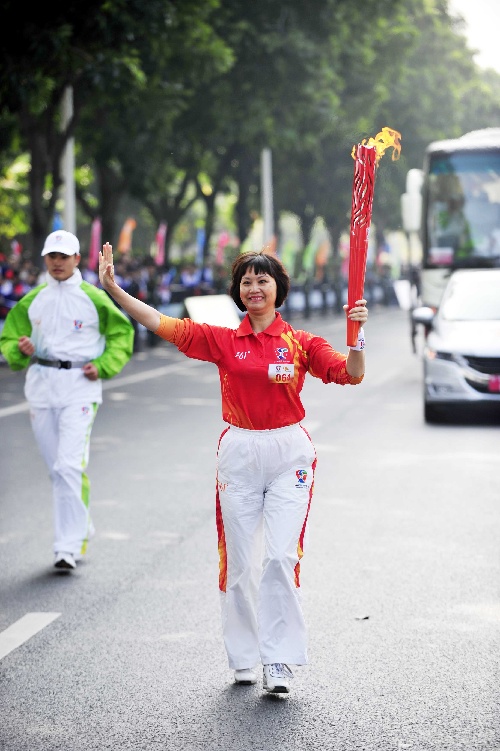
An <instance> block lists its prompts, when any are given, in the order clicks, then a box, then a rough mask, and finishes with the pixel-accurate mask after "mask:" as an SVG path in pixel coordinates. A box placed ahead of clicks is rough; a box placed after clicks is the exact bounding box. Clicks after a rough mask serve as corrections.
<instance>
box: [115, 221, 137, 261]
mask: <svg viewBox="0 0 500 751" xmlns="http://www.w3.org/2000/svg"><path fill="white" fill-rule="evenodd" d="M136 227H137V222H136V221H135V219H133V218H132V217H129V218H128V219H126V220H125V222H124V223H123V227H122V230H121V232H120V237H119V238H118V252H119V253H129V252H130V250H132V233H133V231H134V230H135V228H136Z"/></svg>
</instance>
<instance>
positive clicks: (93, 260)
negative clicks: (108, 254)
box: [87, 217, 102, 271]
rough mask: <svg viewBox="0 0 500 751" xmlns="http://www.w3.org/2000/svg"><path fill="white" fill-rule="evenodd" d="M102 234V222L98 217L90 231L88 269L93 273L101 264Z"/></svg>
mask: <svg viewBox="0 0 500 751" xmlns="http://www.w3.org/2000/svg"><path fill="white" fill-rule="evenodd" d="M101 232H102V225H101V220H100V218H99V217H96V218H95V219H94V221H93V222H92V227H91V229H90V243H89V260H88V263H87V268H89V269H90V270H91V271H95V270H96V269H97V266H98V263H99V251H100V249H101V245H102V240H101Z"/></svg>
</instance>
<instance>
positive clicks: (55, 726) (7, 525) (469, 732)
mask: <svg viewBox="0 0 500 751" xmlns="http://www.w3.org/2000/svg"><path fill="white" fill-rule="evenodd" d="M292 320H293V322H294V324H295V325H296V326H297V327H301V326H302V325H303V326H304V328H308V329H309V330H312V331H314V332H316V333H319V334H323V335H325V336H327V338H329V340H330V341H331V342H332V343H333V344H334V346H337V347H338V348H339V349H345V345H344V342H345V322H344V321H343V319H341V318H338V317H328V318H323V317H321V316H319V315H315V316H314V317H313V318H311V319H310V320H308V321H306V322H304V321H303V320H301V319H300V318H297V319H292ZM366 338H367V374H366V377H365V380H364V382H363V384H361V385H360V386H357V387H355V388H351V387H343V388H341V387H336V386H325V385H324V384H323V383H321V382H320V381H317V380H316V379H312V378H309V379H308V380H307V381H306V386H305V388H304V392H303V397H304V403H305V406H306V410H307V419H306V421H305V422H304V425H305V426H306V427H307V428H308V429H309V431H310V432H311V434H312V437H313V440H314V443H315V445H316V448H317V451H318V457H319V460H318V468H317V474H316V484H315V496H314V499H313V505H312V510H311V515H310V524H309V532H308V538H307V540H306V550H305V556H304V559H303V563H302V588H303V603H304V609H305V614H306V619H307V623H308V626H309V634H310V647H309V652H310V664H309V665H308V666H306V667H302V668H299V669H297V670H296V671H295V673H296V678H295V680H294V682H293V686H292V692H291V694H290V695H289V696H267V695H264V694H263V692H262V686H261V683H260V682H259V683H258V684H257V685H256V686H250V687H241V686H238V687H236V686H234V684H233V683H232V672H231V671H230V670H229V669H228V667H227V660H226V656H225V652H224V648H223V644H222V639H221V631H220V620H219V599H218V597H219V595H218V590H217V566H218V559H217V538H216V529H215V515H214V468H215V451H216V445H217V439H218V436H219V434H220V432H221V430H222V429H223V427H224V424H223V423H222V420H221V416H220V399H219V383H218V374H217V370H216V368H215V367H214V366H212V365H210V364H206V363H201V362H197V361H192V360H188V359H187V358H186V357H184V356H183V355H180V354H179V353H178V352H177V351H176V350H175V349H174V348H173V347H172V346H171V345H169V344H165V343H160V345H159V346H158V347H156V348H154V349H150V350H148V349H146V348H145V349H144V351H143V352H142V353H139V354H138V355H135V356H134V358H133V360H132V361H131V362H130V363H129V364H128V365H127V366H126V368H125V369H124V371H123V372H122V374H121V375H120V376H118V377H116V378H115V379H114V380H112V381H110V382H109V383H108V384H106V391H105V403H104V404H103V406H102V407H101V409H100V411H99V413H98V415H97V420H96V423H95V427H94V431H93V435H92V447H91V460H90V465H89V475H90V479H91V483H92V500H91V508H92V513H93V518H94V523H95V526H96V530H97V531H96V535H95V537H94V539H93V540H92V541H91V544H90V546H89V553H88V556H87V560H85V562H83V563H81V564H80V565H79V567H78V569H77V570H76V571H75V572H73V573H71V574H69V575H65V574H62V575H61V574H56V573H55V572H54V569H53V568H52V547H51V546H52V517H51V496H50V485H49V481H48V478H47V473H46V470H45V467H44V465H43V463H42V460H41V458H40V457H39V456H38V453H37V449H36V446H35V443H34V439H33V437H32V434H31V429H30V426H29V421H28V413H27V410H26V405H25V403H24V400H23V396H22V386H23V380H24V376H23V374H16V373H11V372H10V371H9V370H8V369H7V368H6V367H5V366H3V367H0V431H1V436H2V445H1V452H0V492H1V500H0V572H1V576H0V655H1V654H3V656H2V657H1V659H0V749H2V751H104V749H113V750H115V749H116V750H117V751H118V750H119V751H128V750H129V749H130V751H156V750H159V749H162V750H164V749H165V750H168V751H170V750H172V751H309V750H313V749H314V750H316V749H318V750H320V749H321V750H326V751H329V750H330V749H332V750H334V751H361V750H363V751H402V750H403V749H405V750H406V749H411V750H412V751H500V711H499V710H500V703H499V699H500V669H499V667H500V628H499V627H500V603H499V581H500V552H499V551H500V544H499V539H500V493H499V457H500V431H499V427H500V423H499V422H498V421H497V420H493V421H489V422H485V421H483V420H478V421H475V422H467V421H460V420H456V421H455V422H454V423H452V424H444V425H435V426H434V425H433V426H428V425H425V423H424V421H423V416H422V413H423V410H422V404H421V368H420V363H419V359H418V357H416V356H415V355H413V354H412V352H411V348H410V341H409V326H408V320H407V314H406V313H404V312H403V311H401V310H399V309H397V308H379V309H376V310H373V311H372V312H371V317H370V321H369V323H368V326H367V327H366ZM30 614H31V615H30ZM47 614H48V615H47ZM23 626H24V630H23ZM30 634H31V635H30ZM16 640H17V641H16ZM9 645H10V646H9ZM9 649H10V651H9Z"/></svg>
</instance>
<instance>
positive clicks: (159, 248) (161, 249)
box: [155, 222, 167, 266]
mask: <svg viewBox="0 0 500 751" xmlns="http://www.w3.org/2000/svg"><path fill="white" fill-rule="evenodd" d="M166 236H167V223H166V222H160V225H159V227H158V230H157V232H156V256H155V263H156V265H157V266H163V264H164V263H165V238H166Z"/></svg>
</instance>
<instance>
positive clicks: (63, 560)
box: [54, 552, 76, 571]
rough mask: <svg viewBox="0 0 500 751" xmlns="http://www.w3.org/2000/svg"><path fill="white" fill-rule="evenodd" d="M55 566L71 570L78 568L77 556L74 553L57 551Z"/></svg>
mask: <svg viewBox="0 0 500 751" xmlns="http://www.w3.org/2000/svg"><path fill="white" fill-rule="evenodd" d="M54 566H55V568H59V569H63V570H66V571H71V569H73V568H76V561H75V556H74V555H73V553H64V552H61V553H56V557H55V560H54Z"/></svg>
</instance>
